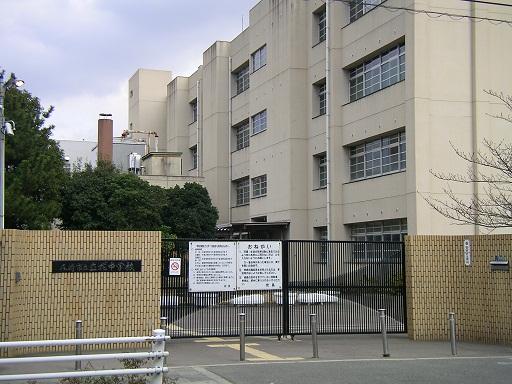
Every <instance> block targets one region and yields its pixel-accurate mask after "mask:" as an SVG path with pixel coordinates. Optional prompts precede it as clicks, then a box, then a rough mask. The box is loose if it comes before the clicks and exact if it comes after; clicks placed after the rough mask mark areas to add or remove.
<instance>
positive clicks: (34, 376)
mask: <svg viewBox="0 0 512 384" xmlns="http://www.w3.org/2000/svg"><path fill="white" fill-rule="evenodd" d="M168 371H169V368H167V367H160V368H137V369H107V370H102V371H78V372H75V371H72V372H52V373H29V374H21V375H0V381H9V380H12V381H14V380H23V381H27V380H45V379H64V378H66V377H69V378H74V377H98V376H125V375H153V374H162V373H165V372H168Z"/></svg>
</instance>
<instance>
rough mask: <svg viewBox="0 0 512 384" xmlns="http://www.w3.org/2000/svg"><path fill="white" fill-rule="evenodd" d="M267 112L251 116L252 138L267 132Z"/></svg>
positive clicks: (263, 111)
mask: <svg viewBox="0 0 512 384" xmlns="http://www.w3.org/2000/svg"><path fill="white" fill-rule="evenodd" d="M267 122H268V119H267V110H266V109H264V110H262V111H260V112H258V113H255V114H254V115H252V116H251V136H254V135H257V134H258V133H261V132H264V131H266V130H267Z"/></svg>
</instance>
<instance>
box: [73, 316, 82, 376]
mask: <svg viewBox="0 0 512 384" xmlns="http://www.w3.org/2000/svg"><path fill="white" fill-rule="evenodd" d="M82 337H83V335H82V320H77V321H75V338H77V339H81V338H82ZM81 354H82V346H81V345H76V346H75V355H81ZM81 369H82V361H81V360H77V361H75V371H80V370H81Z"/></svg>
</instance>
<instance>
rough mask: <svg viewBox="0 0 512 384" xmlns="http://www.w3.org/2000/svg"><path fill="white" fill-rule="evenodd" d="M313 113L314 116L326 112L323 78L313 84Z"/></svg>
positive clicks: (325, 89)
mask: <svg viewBox="0 0 512 384" xmlns="http://www.w3.org/2000/svg"><path fill="white" fill-rule="evenodd" d="M313 96H314V100H313V114H314V117H317V116H320V115H325V114H326V113H327V86H326V84H325V79H322V80H320V81H319V82H318V83H315V84H313Z"/></svg>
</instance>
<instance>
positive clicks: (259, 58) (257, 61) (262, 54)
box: [251, 44, 267, 73]
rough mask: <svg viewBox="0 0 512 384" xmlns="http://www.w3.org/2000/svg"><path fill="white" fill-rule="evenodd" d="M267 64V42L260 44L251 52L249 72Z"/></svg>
mask: <svg viewBox="0 0 512 384" xmlns="http://www.w3.org/2000/svg"><path fill="white" fill-rule="evenodd" d="M265 65H267V44H264V45H262V46H261V47H260V48H258V49H257V50H256V51H254V52H253V53H252V54H251V73H254V72H256V71H257V70H258V69H260V68H263V67H264V66H265Z"/></svg>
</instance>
